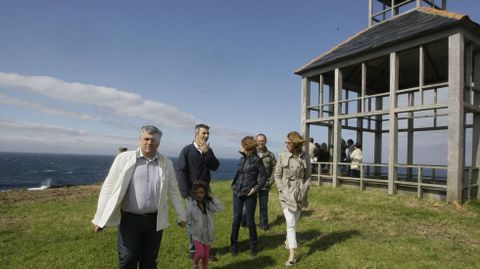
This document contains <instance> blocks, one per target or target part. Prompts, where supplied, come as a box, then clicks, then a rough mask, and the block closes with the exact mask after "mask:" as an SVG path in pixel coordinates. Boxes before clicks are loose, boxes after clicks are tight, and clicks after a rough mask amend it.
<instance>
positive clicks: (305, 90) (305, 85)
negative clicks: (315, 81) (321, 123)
mask: <svg viewBox="0 0 480 269" xmlns="http://www.w3.org/2000/svg"><path fill="white" fill-rule="evenodd" d="M310 90H311V89H310V80H309V79H308V78H305V77H304V78H302V111H301V115H302V135H303V137H305V139H308V138H309V137H310V125H309V124H308V123H307V120H308V119H309V118H310V112H309V109H308V107H309V106H310ZM308 148H309V143H306V145H305V151H306V152H308Z"/></svg>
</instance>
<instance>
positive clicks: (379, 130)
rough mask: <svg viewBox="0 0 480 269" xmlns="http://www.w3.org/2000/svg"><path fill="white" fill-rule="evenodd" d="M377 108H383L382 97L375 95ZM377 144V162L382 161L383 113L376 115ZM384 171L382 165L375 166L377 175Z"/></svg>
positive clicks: (375, 155) (375, 158) (374, 157)
mask: <svg viewBox="0 0 480 269" xmlns="http://www.w3.org/2000/svg"><path fill="white" fill-rule="evenodd" d="M375 108H376V110H382V109H383V104H382V98H381V97H375ZM375 119H376V120H375V127H374V128H375V145H374V152H373V162H374V163H376V164H381V163H382V129H383V126H382V125H383V123H382V115H378V116H375ZM381 172H382V168H381V167H380V166H375V175H376V176H380V175H381Z"/></svg>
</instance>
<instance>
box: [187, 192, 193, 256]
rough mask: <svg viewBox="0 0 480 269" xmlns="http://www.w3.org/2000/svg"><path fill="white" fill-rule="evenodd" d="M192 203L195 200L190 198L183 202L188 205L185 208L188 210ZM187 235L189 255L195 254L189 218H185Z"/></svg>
mask: <svg viewBox="0 0 480 269" xmlns="http://www.w3.org/2000/svg"><path fill="white" fill-rule="evenodd" d="M194 201H195V200H194V199H193V198H192V197H190V196H189V197H187V199H186V200H185V202H186V203H188V204H187V205H186V207H187V208H188V207H189V206H190V205H192V204H193V203H194ZM187 210H188V209H187ZM187 235H188V242H189V245H188V250H189V251H190V253H195V244H194V243H193V238H192V222H191V220H190V218H187Z"/></svg>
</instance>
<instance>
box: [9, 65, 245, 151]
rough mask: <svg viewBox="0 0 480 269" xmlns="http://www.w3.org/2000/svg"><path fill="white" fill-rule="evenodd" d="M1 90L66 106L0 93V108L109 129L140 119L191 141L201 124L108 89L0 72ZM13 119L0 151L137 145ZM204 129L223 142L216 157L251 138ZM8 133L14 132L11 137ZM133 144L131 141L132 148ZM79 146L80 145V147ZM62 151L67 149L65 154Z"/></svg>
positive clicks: (174, 147)
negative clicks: (82, 109)
mask: <svg viewBox="0 0 480 269" xmlns="http://www.w3.org/2000/svg"><path fill="white" fill-rule="evenodd" d="M0 87H4V88H16V89H24V90H27V91H30V92H34V93H36V94H39V95H43V96H46V97H48V98H51V99H54V100H60V101H62V102H63V103H66V104H67V108H62V109H60V108H52V107H49V106H47V105H45V104H41V103H39V102H37V101H32V100H23V99H19V98H18V97H12V96H8V95H6V94H2V93H0V99H1V100H0V103H2V104H7V105H14V106H19V107H22V108H29V109H34V110H36V111H39V112H41V113H43V114H47V115H49V116H61V117H69V118H75V119H81V120H87V121H96V122H99V123H104V124H107V125H113V126H115V127H116V128H118V126H119V125H122V126H128V127H129V128H131V127H132V126H131V125H132V124H131V123H130V121H129V120H130V119H140V120H141V121H142V122H148V123H151V124H155V125H158V126H159V127H165V128H171V129H174V130H181V131H187V132H188V133H191V134H192V137H193V127H194V126H195V125H196V124H197V123H199V122H201V121H200V120H198V119H197V118H196V117H195V116H193V115H191V114H189V113H187V112H185V111H182V110H180V109H178V108H176V107H174V106H171V105H169V104H165V103H162V102H158V101H152V100H148V99H144V98H142V97H141V96H139V95H137V94H135V93H131V92H126V91H122V90H118V89H115V88H111V87H104V86H96V85H89V84H82V83H76V82H65V81H63V80H60V79H56V78H53V77H48V76H24V75H20V74H15V73H5V72H1V71H0ZM68 103H74V104H79V105H84V106H92V107H94V108H95V109H97V110H98V111H102V112H103V116H102V118H100V117H98V116H96V115H87V114H83V113H77V112H74V111H68V110H69V108H68ZM12 120H14V121H0V131H1V133H0V139H1V141H0V143H2V144H6V145H4V146H3V147H0V151H2V150H3V151H5V150H9V151H10V150H11V149H6V147H13V145H14V144H15V142H14V141H22V142H21V143H24V144H25V145H27V144H28V145H30V146H35V147H36V148H40V147H42V146H41V144H43V145H44V147H43V148H44V149H47V150H46V151H45V152H60V149H61V148H63V149H64V150H62V152H71V149H73V148H74V149H75V150H79V151H87V150H89V149H91V150H95V151H98V152H96V153H102V152H104V153H105V152H110V150H111V148H112V147H113V148H116V147H117V146H123V145H130V146H129V148H130V147H132V146H134V147H136V146H137V141H136V139H137V138H136V137H135V138H133V140H132V138H125V137H123V138H122V137H118V136H115V135H113V136H112V135H106V134H99V135H95V134H93V133H89V132H88V131H81V130H76V129H71V128H66V127H62V126H54V125H42V124H36V123H29V122H20V121H19V120H20V119H16V118H12ZM207 124H209V123H207ZM209 125H210V126H211V127H212V133H213V134H214V135H215V137H216V138H219V139H220V140H223V143H222V142H221V141H218V143H215V145H212V146H213V148H214V149H215V148H218V150H217V151H216V152H218V153H219V155H227V156H232V153H233V154H236V148H237V146H238V144H239V143H240V139H241V138H242V137H244V136H246V135H252V134H249V133H246V132H241V131H238V130H235V129H229V128H224V127H221V126H215V125H214V124H209ZM138 127H139V126H136V127H134V128H138ZM122 129H126V128H122ZM9 130H15V131H14V132H10V131H9ZM169 133H170V132H169ZM172 133H174V132H172ZM27 134H28V135H27ZM8 139H10V140H8ZM9 141H10V142H9ZM132 141H133V142H134V143H133V144H132ZM33 142H35V144H32V143H33ZM56 142H58V143H56ZM72 142H73V143H75V145H72V144H71V143H72ZM68 143H70V144H68ZM103 143H105V144H103ZM232 143H233V144H232ZM78 145H83V147H81V146H78ZM183 146H185V141H183V142H181V143H177V142H176V141H169V142H168V143H164V144H163V145H162V152H165V151H166V152H167V153H166V154H172V155H170V156H175V155H177V154H178V152H179V150H180V149H181V148H182V147H183ZM49 147H54V148H49ZM67 147H68V148H70V149H65V148H67ZM57 148H58V150H57ZM39 150H40V149H39ZM39 150H37V151H39ZM14 151H20V150H14ZM21 151H25V150H21ZM74 152H75V151H74ZM235 156H236V155H235Z"/></svg>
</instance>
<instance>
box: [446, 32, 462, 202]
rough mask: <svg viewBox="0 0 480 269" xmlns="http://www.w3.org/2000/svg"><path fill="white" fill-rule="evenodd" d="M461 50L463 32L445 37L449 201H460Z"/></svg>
mask: <svg viewBox="0 0 480 269" xmlns="http://www.w3.org/2000/svg"><path fill="white" fill-rule="evenodd" d="M464 50H465V48H464V37H463V35H462V34H460V33H457V34H454V35H452V36H450V37H449V38H448V174H447V201H448V202H454V201H458V202H462V188H463V168H464V155H465V140H464V139H465V136H464V133H465V126H464V117H465V113H464V108H463V94H464V69H465V64H464V61H465V60H464V54H465V51H464Z"/></svg>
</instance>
